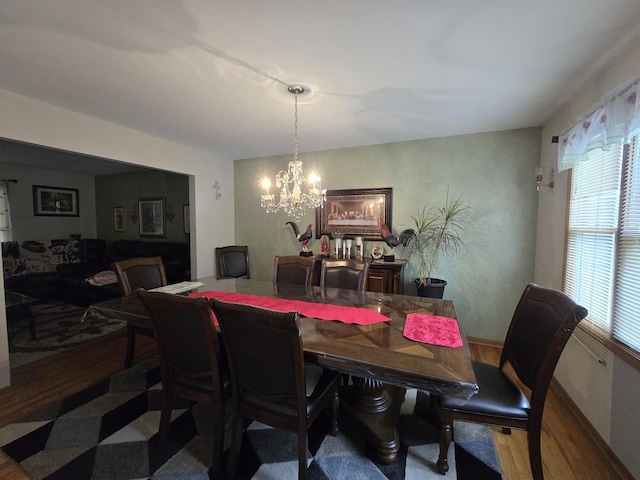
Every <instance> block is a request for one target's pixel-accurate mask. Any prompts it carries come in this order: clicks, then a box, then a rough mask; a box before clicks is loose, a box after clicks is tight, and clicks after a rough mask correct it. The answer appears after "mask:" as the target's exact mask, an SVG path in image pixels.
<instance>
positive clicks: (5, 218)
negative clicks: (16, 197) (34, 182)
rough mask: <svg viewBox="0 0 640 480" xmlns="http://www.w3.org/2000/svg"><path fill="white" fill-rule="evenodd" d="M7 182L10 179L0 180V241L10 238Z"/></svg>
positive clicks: (6, 240)
mask: <svg viewBox="0 0 640 480" xmlns="http://www.w3.org/2000/svg"><path fill="white" fill-rule="evenodd" d="M9 182H15V181H12V180H0V242H8V241H10V240H12V235H11V212H10V209H9Z"/></svg>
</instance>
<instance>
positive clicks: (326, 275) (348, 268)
mask: <svg viewBox="0 0 640 480" xmlns="http://www.w3.org/2000/svg"><path fill="white" fill-rule="evenodd" d="M368 273H369V263H368V262H361V261H359V260H329V259H325V260H323V261H322V267H321V269H320V286H321V287H322V288H323V289H325V288H343V289H345V290H357V291H360V292H364V291H365V290H366V288H367V274H368Z"/></svg>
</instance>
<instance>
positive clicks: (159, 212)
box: [138, 197, 166, 237]
mask: <svg viewBox="0 0 640 480" xmlns="http://www.w3.org/2000/svg"><path fill="white" fill-rule="evenodd" d="M164 206H165V200H164V198H161V197H158V198H139V199H138V215H139V217H140V221H139V222H138V225H140V236H141V237H164V236H165V235H166V230H165V217H166V213H165V210H164Z"/></svg>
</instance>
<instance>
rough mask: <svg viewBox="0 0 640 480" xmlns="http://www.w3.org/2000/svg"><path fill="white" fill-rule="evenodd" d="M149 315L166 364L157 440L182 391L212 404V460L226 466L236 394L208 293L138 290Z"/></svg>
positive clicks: (184, 395) (160, 439) (163, 438)
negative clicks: (228, 414) (229, 408)
mask: <svg viewBox="0 0 640 480" xmlns="http://www.w3.org/2000/svg"><path fill="white" fill-rule="evenodd" d="M138 297H139V298H140V300H141V301H142V303H143V305H144V307H145V309H146V310H147V313H148V315H149V319H150V324H151V328H152V330H153V333H154V336H155V338H156V342H157V345H158V352H159V354H160V365H161V368H162V387H163V390H164V402H163V405H162V413H161V415H160V428H159V431H158V443H159V445H160V447H162V446H163V445H164V443H165V441H166V439H167V436H168V434H169V427H170V423H171V411H172V403H173V399H174V397H175V396H180V397H182V398H186V399H187V400H191V401H193V402H198V403H202V404H206V405H211V406H212V407H213V422H214V425H213V463H212V467H213V469H214V470H215V471H220V469H221V466H222V453H223V448H224V425H225V418H224V412H225V401H226V400H227V399H229V398H231V376H230V374H229V369H228V367H227V359H226V354H225V353H224V351H223V349H222V346H221V345H220V344H219V341H218V333H217V331H216V326H215V323H214V318H213V315H212V312H211V308H210V307H209V302H208V300H207V299H206V298H203V297H199V298H190V297H186V296H183V295H174V294H171V293H159V292H147V291H145V290H139V291H138Z"/></svg>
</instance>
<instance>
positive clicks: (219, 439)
mask: <svg viewBox="0 0 640 480" xmlns="http://www.w3.org/2000/svg"><path fill="white" fill-rule="evenodd" d="M213 421H214V425H213V462H212V465H211V466H212V468H213V471H214V472H220V471H221V470H222V451H223V449H224V407H221V406H219V405H214V407H213Z"/></svg>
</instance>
